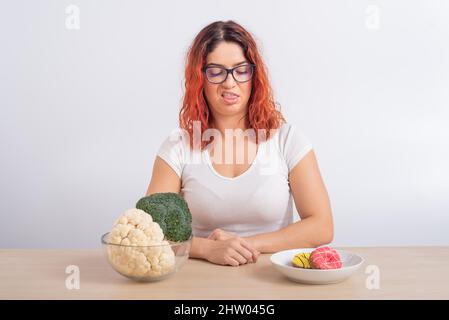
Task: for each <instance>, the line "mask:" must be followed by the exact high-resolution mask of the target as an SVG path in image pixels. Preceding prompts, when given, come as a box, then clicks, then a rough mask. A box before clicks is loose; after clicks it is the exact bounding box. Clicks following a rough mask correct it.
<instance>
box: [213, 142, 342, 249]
mask: <svg viewBox="0 0 449 320" xmlns="http://www.w3.org/2000/svg"><path fill="white" fill-rule="evenodd" d="M289 181H290V188H291V191H292V195H293V198H294V200H295V204H296V208H297V210H298V213H299V215H300V217H301V220H300V221H298V222H295V223H293V224H290V225H288V226H287V227H285V228H282V229H280V230H278V231H274V232H268V233H261V234H257V235H254V236H251V237H247V238H245V239H247V240H248V242H250V243H251V244H252V245H253V246H254V247H255V248H256V249H257V250H258V251H260V252H261V253H270V252H277V251H280V250H287V249H294V248H309V247H318V246H320V245H323V244H327V243H330V242H332V239H333V229H334V227H333V219H332V210H331V205H330V201H329V197H328V194H327V191H326V187H325V186H324V183H323V180H322V178H321V174H320V170H319V168H318V163H317V160H316V157H315V153H314V152H313V150H312V151H310V152H309V153H307V155H306V156H305V157H304V158H303V159H302V160H301V161H300V162H299V163H298V164H297V165H296V166H295V167H294V168H293V169H292V170H291V172H290V174H289ZM233 237H235V235H233V234H231V233H228V232H225V231H223V230H220V229H216V230H214V231H213V232H212V233H211V235H210V236H209V239H213V240H226V239H231V238H233Z"/></svg>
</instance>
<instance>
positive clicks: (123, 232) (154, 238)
mask: <svg viewBox="0 0 449 320" xmlns="http://www.w3.org/2000/svg"><path fill="white" fill-rule="evenodd" d="M108 242H109V243H110V244H111V245H108V248H107V254H108V258H109V261H110V263H111V264H112V265H113V267H114V268H115V269H116V270H117V271H118V272H120V273H122V274H124V275H126V276H129V277H136V278H141V277H150V278H151V277H160V276H162V275H165V274H169V273H171V272H172V271H174V269H175V254H174V252H173V250H172V248H171V247H170V244H169V242H168V241H165V240H164V233H163V231H162V229H161V227H160V226H159V224H158V223H157V222H154V221H153V219H152V218H151V216H150V215H149V214H147V213H146V212H145V211H143V210H140V209H135V208H133V209H129V210H126V211H125V212H124V213H123V214H122V215H121V216H120V217H119V218H118V219H117V220H116V221H115V223H114V226H113V227H112V230H111V232H110V234H109V239H108Z"/></svg>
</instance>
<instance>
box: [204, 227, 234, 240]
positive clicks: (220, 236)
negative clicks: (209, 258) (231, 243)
mask: <svg viewBox="0 0 449 320" xmlns="http://www.w3.org/2000/svg"><path fill="white" fill-rule="evenodd" d="M234 237H238V235H237V234H236V233H233V232H228V231H224V230H221V229H215V230H214V231H212V232H211V234H210V235H209V236H208V237H207V239H211V240H228V239H231V238H234Z"/></svg>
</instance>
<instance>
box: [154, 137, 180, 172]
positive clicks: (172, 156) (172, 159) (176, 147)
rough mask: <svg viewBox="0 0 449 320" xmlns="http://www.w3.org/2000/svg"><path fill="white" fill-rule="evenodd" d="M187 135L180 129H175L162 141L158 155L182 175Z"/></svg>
mask: <svg viewBox="0 0 449 320" xmlns="http://www.w3.org/2000/svg"><path fill="white" fill-rule="evenodd" d="M184 149H185V137H184V136H183V132H182V130H180V129H177V130H174V131H172V132H171V133H170V135H169V136H168V137H167V138H166V139H165V140H164V141H163V142H162V144H161V146H160V147H159V150H158V152H157V155H158V156H159V157H160V158H161V159H163V160H164V161H165V162H167V164H168V165H169V166H170V167H171V168H172V169H173V170H174V171H175V172H176V174H177V175H178V176H179V177H181V175H182V170H183V169H184V164H185V161H184V160H185V150H184Z"/></svg>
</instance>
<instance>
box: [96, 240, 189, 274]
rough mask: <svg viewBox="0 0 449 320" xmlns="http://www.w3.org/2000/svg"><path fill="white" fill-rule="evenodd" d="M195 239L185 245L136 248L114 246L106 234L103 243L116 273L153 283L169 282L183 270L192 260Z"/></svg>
mask: <svg viewBox="0 0 449 320" xmlns="http://www.w3.org/2000/svg"><path fill="white" fill-rule="evenodd" d="M192 237H193V236H192V235H191V236H190V238H189V239H188V240H186V241H183V242H173V241H167V244H158V245H150V246H132V245H121V244H113V243H110V242H109V241H108V238H109V233H105V234H104V235H103V236H102V237H101V243H102V246H103V252H104V253H105V255H106V258H107V259H108V261H109V264H110V265H111V266H112V268H113V269H114V270H115V271H117V272H118V273H120V274H121V275H122V276H125V277H127V278H129V279H132V280H134V281H140V282H152V281H159V280H163V279H167V278H169V277H170V276H172V275H174V274H175V273H176V272H178V271H179V270H180V269H181V268H182V266H183V265H184V264H185V262H186V261H187V259H188V258H189V251H190V247H191V243H192Z"/></svg>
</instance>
